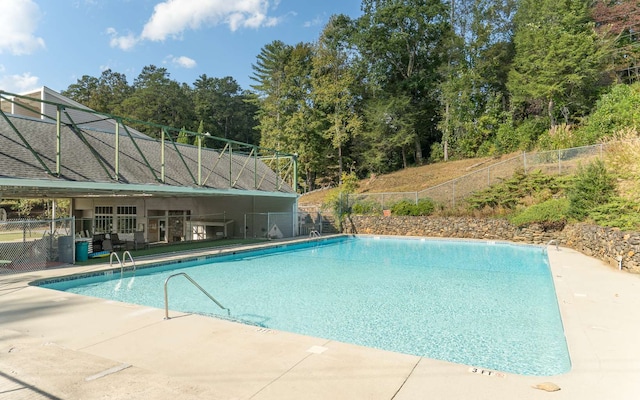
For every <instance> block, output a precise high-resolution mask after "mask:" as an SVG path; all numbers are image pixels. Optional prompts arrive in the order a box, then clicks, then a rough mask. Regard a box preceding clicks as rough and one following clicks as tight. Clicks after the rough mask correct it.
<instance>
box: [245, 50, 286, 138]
mask: <svg viewBox="0 0 640 400" xmlns="http://www.w3.org/2000/svg"><path fill="white" fill-rule="evenodd" d="M291 50H292V48H291V46H289V45H286V44H285V43H284V42H282V41H279V40H276V41H273V42H271V43H269V44H267V45H265V46H264V47H263V48H262V50H261V51H260V54H258V57H257V61H256V63H255V64H253V65H252V68H253V72H254V74H253V76H251V79H252V80H253V81H255V82H256V84H255V85H251V87H252V88H253V89H254V90H256V92H257V94H258V96H257V97H256V98H254V102H255V103H256V105H257V106H258V113H257V119H258V126H257V127H256V129H258V130H259V131H260V144H261V145H262V146H264V147H271V148H273V149H276V150H280V149H282V148H283V144H282V143H281V139H280V136H281V132H282V130H283V128H284V123H283V122H284V116H285V115H286V114H287V112H288V110H287V109H286V100H287V93H286V90H284V85H285V82H284V81H285V68H286V65H287V62H288V60H289V56H290V54H291Z"/></svg>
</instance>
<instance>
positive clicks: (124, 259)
mask: <svg viewBox="0 0 640 400" xmlns="http://www.w3.org/2000/svg"><path fill="white" fill-rule="evenodd" d="M113 256H116V260H118V264H119V265H120V277H121V278H122V275H123V273H124V268H125V266H126V263H127V256H129V260H131V264H133V272H136V262H135V261H134V260H133V256H132V255H131V253H130V252H129V250H127V251H125V252H124V253H122V260H120V257H118V253H116V252H115V251H114V252H113V253H111V255H110V256H109V267H110V268H113Z"/></svg>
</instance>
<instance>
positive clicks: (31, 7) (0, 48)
mask: <svg viewBox="0 0 640 400" xmlns="http://www.w3.org/2000/svg"><path fill="white" fill-rule="evenodd" d="M40 15H41V14H40V8H39V7H38V5H37V4H36V3H35V2H33V1H32V0H11V1H9V0H2V1H0V27H2V34H0V54H2V53H3V52H4V51H7V52H9V53H11V54H14V55H23V54H31V53H33V52H34V51H36V50H39V49H41V48H44V47H45V45H44V39H42V38H40V37H36V36H35V35H34V32H35V30H36V28H37V25H38V21H39V20H40Z"/></svg>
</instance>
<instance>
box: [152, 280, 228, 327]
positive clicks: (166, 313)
mask: <svg viewBox="0 0 640 400" xmlns="http://www.w3.org/2000/svg"><path fill="white" fill-rule="evenodd" d="M179 275H182V276H184V277H185V278H187V279H188V280H189V282H191V283H192V284H193V286H195V287H197V288H198V289H200V291H201V292H202V293H204V294H205V295H206V296H207V297H208V298H210V299H211V301H213V302H214V303H216V304H217V305H218V307H220V308H222V309H223V310H227V315H229V316H230V315H231V310H229V309H228V308H227V307H225V306H223V305H222V304H220V302H219V301H218V300H216V299H214V298H213V296H211V295H210V294H209V292H207V291H206V290H204V289H203V288H202V286H200V285H198V283H197V282H196V281H194V280H193V279H192V278H191V277H190V276H189V275H187V274H186V273H184V272H179V273H177V274H173V275H170V276H169V277H168V278H167V279H166V280H165V281H164V319H169V295H168V291H167V284H168V283H169V280H170V279H171V278H173V277H176V276H179Z"/></svg>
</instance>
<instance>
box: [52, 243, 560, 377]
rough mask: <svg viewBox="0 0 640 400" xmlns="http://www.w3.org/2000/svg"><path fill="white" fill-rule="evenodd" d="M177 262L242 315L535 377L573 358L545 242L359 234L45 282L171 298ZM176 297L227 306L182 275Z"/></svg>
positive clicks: (98, 292)
mask: <svg viewBox="0 0 640 400" xmlns="http://www.w3.org/2000/svg"><path fill="white" fill-rule="evenodd" d="M177 272H186V273H188V274H189V275H190V276H191V277H192V278H193V279H194V280H195V281H197V282H198V283H199V284H200V285H201V286H202V287H203V288H205V289H206V290H207V291H209V292H210V293H211V294H212V295H213V296H214V297H216V299H217V300H219V301H220V302H221V303H222V304H223V305H225V306H226V307H228V308H229V309H230V310H231V315H232V316H233V318H235V319H239V320H241V321H246V322H248V323H254V324H257V325H260V326H264V327H268V328H271V329H279V330H285V331H290V332H296V333H301V334H306V335H311V336H316V337H323V338H327V339H333V340H339V341H342V342H347V343H354V344H359V345H363V346H368V347H374V348H380V349H385V350H390V351H395V352H401V353H406V354H415V355H419V356H425V357H429V358H435V359H441V360H446V361H452V362H456V363H461V364H466V365H470V366H475V367H482V368H487V369H495V370H500V371H505V372H511V373H517V374H523V375H555V374H560V373H564V372H567V371H568V370H569V369H570V366H571V364H570V360H569V355H568V351H567V346H566V341H565V337H564V331H563V327H562V321H561V319H560V313H559V310H558V305H557V299H556V296H555V289H554V286H553V280H552V277H551V273H550V271H549V265H548V260H547V256H546V253H545V252H544V251H543V249H541V248H540V247H534V246H522V245H513V244H506V243H495V242H475V241H474V242H471V241H445V240H425V239H405V238H374V237H352V238H342V239H334V240H324V241H321V242H315V243H308V244H298V245H289V246H284V247H280V248H278V249H270V250H260V251H255V252H249V253H239V254H234V255H226V256H222V257H215V258H210V259H206V260H205V259H200V260H193V261H189V262H182V263H180V264H168V265H163V266H161V267H158V268H148V269H139V270H138V271H137V272H136V274H135V276H134V275H132V274H127V275H125V277H124V278H122V279H120V274H119V272H116V273H112V274H109V273H107V274H106V275H105V274H100V275H98V276H93V277H90V278H83V279H73V280H64V281H60V282H55V283H47V284H45V285H44V286H45V287H49V288H52V289H57V290H65V291H68V292H72V293H77V294H82V295H87V296H93V297H100V298H106V299H111V300H118V301H123V302H127V303H136V304H142V305H146V306H151V307H157V308H163V307H164V297H163V287H164V281H165V279H166V278H167V277H168V276H169V275H171V274H174V273H177ZM109 275H111V276H110V277H109ZM109 278H111V279H109ZM169 304H170V308H171V309H172V310H178V311H184V312H197V313H204V314H209V315H220V316H226V312H224V311H222V310H219V309H218V308H217V307H216V306H215V304H214V303H213V302H211V301H209V299H207V298H206V297H205V296H204V295H203V294H202V293H200V292H199V291H198V290H197V289H196V288H194V287H193V286H192V285H191V284H190V283H188V282H187V281H186V280H185V279H181V278H177V279H175V280H172V281H171V282H170V283H169Z"/></svg>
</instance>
